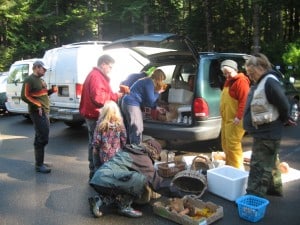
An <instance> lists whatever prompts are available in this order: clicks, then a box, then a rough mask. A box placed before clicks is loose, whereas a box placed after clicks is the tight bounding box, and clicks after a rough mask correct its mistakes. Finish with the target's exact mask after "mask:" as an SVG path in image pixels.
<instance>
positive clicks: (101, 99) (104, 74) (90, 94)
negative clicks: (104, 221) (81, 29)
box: [79, 55, 123, 179]
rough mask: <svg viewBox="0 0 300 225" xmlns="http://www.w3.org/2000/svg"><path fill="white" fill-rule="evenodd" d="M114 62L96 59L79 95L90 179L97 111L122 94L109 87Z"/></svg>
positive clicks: (116, 99)
mask: <svg viewBox="0 0 300 225" xmlns="http://www.w3.org/2000/svg"><path fill="white" fill-rule="evenodd" d="M114 62H115V60H114V59H113V58H112V57H111V56H109V55H102V56H100V58H99V59H98V63H97V67H94V68H93V69H92V71H91V72H90V73H89V75H88V76H87V77H86V79H85V81H84V84H83V87H82V93H81V101H80V106H79V111H80V114H81V115H82V116H83V117H84V118H85V122H86V124H87V128H88V135H89V143H88V160H89V169H90V175H89V178H90V179H91V178H92V176H93V174H94V164H93V135H94V130H95V127H96V123H97V120H98V117H99V110H100V108H102V107H103V105H104V103H105V102H106V101H108V100H112V101H115V102H117V101H118V99H119V98H120V97H122V96H123V94H122V93H114V92H113V91H112V89H111V86H110V77H109V73H110V71H111V69H112V66H113V64H114Z"/></svg>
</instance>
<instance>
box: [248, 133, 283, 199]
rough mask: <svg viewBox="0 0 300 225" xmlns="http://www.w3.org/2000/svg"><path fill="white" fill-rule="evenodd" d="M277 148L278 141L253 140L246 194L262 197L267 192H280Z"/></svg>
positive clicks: (280, 183)
mask: <svg viewBox="0 0 300 225" xmlns="http://www.w3.org/2000/svg"><path fill="white" fill-rule="evenodd" d="M279 146H280V140H266V139H258V138H254V139H253V147H252V156H251V162H250V173H249V177H248V187H247V193H250V194H255V195H259V196H262V197H263V196H265V195H266V193H267V192H268V191H274V190H275V191H278V192H281V191H282V181H281V172H280V170H279V169H278V164H279V157H278V151H279Z"/></svg>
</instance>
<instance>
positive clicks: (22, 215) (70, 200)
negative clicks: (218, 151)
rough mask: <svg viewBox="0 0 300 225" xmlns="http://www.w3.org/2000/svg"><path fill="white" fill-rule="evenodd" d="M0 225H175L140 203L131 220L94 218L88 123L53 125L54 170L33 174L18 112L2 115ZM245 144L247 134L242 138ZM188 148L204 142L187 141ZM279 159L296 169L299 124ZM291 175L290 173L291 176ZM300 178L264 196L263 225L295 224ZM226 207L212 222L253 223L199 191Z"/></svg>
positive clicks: (27, 135)
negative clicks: (138, 215) (273, 194)
mask: <svg viewBox="0 0 300 225" xmlns="http://www.w3.org/2000/svg"><path fill="white" fill-rule="evenodd" d="M0 124H1V126H0V190H1V191H0V199H1V201H0V224H1V225H16V224H20V225H69V224H70V225H75V224H78V225H79V224H80V225H89V224H91V225H93V224H95V225H96V224H105V225H109V224H114V225H124V224H134V225H135V224H136V225H141V224H144V225H159V224H161V225H163V224H164V225H168V224H170V225H171V224H175V223H173V222H171V221H169V220H166V219H164V218H162V217H159V216H157V215H155V214H154V213H153V211H152V206H151V205H145V206H141V207H140V209H141V210H142V211H143V213H144V216H143V217H142V218H139V219H131V218H126V217H122V216H119V215H117V214H115V209H114V208H108V209H107V211H106V215H105V216H104V217H102V218H99V219H95V218H93V217H92V215H91V213H90V211H89V208H88V202H87V199H88V197H89V196H91V195H93V194H94V191H93V189H92V188H91V187H90V186H89V185H88V183H87V178H88V166H87V165H88V164H87V160H86V159H87V150H86V145H87V131H86V127H84V126H83V127H82V128H79V129H70V128H68V127H66V126H65V125H64V124H63V123H61V122H57V123H53V124H51V137H50V143H49V146H48V148H47V153H46V161H48V162H51V163H52V164H53V168H52V173H51V174H48V175H44V174H36V173H35V172H34V169H33V150H32V137H33V129H32V125H31V123H30V122H28V121H27V120H26V119H25V118H23V117H22V116H9V117H7V116H5V117H3V116H2V117H0ZM243 143H244V146H245V149H249V148H250V146H251V138H249V137H245V139H244V142H243ZM185 148H186V149H189V150H195V149H196V150H197V149H198V150H199V149H204V148H206V147H203V146H201V145H200V144H197V145H186V146H185ZM280 157H281V160H282V161H286V162H288V163H289V165H290V166H291V167H292V168H295V169H298V170H300V126H297V127H286V128H285V133H284V138H283V142H282V149H281V152H280ZM294 178H295V177H292V179H294ZM299 191H300V179H296V180H294V181H289V182H286V183H285V184H284V197H271V196H270V197H268V199H269V201H270V204H269V206H268V207H267V212H266V215H265V217H264V218H263V220H261V221H260V222H258V223H257V224H264V225H281V224H289V225H298V224H299V219H300V214H299V213H298V211H299V210H298V209H299V207H300V195H299ZM202 199H203V200H204V201H212V202H213V203H215V204H218V205H220V206H222V207H223V209H224V217H223V218H222V219H221V220H219V221H217V222H215V223H214V224H215V225H240V224H241V225H246V224H251V223H250V222H247V221H245V220H242V219H240V218H239V216H238V211H237V207H236V204H235V203H234V202H232V201H228V200H225V199H223V198H220V197H218V196H216V195H213V194H211V193H209V192H205V194H204V195H203V196H202Z"/></svg>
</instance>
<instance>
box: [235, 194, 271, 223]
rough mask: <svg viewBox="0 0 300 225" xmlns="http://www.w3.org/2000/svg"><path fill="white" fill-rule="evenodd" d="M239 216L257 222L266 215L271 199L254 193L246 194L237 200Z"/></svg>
mask: <svg viewBox="0 0 300 225" xmlns="http://www.w3.org/2000/svg"><path fill="white" fill-rule="evenodd" d="M236 203H237V205H238V210H239V216H240V217H241V218H242V219H245V220H248V221H250V222H257V221H259V220H260V219H262V218H263V217H264V215H265V211H266V208H267V205H268V204H269V201H268V200H267V199H264V198H260V197H257V196H254V195H244V196H242V197H239V198H238V199H237V200H236Z"/></svg>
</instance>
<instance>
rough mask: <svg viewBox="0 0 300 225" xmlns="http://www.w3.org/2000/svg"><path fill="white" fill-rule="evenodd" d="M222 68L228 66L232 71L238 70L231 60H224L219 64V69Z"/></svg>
mask: <svg viewBox="0 0 300 225" xmlns="http://www.w3.org/2000/svg"><path fill="white" fill-rule="evenodd" d="M224 66H228V67H231V68H232V69H234V70H236V71H237V70H238V66H237V63H236V62H235V61H233V60H230V59H227V60H224V61H223V62H222V63H221V69H222V68H223V67H224Z"/></svg>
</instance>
